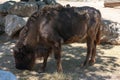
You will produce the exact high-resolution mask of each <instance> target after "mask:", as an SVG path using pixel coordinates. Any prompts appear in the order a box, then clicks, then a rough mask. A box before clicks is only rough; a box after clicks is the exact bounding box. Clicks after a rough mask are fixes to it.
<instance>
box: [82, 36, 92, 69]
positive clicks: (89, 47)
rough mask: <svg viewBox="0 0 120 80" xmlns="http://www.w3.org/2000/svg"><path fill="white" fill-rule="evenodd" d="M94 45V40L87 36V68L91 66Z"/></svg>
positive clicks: (85, 63) (85, 64)
mask: <svg viewBox="0 0 120 80" xmlns="http://www.w3.org/2000/svg"><path fill="white" fill-rule="evenodd" d="M93 43H94V40H93V39H92V38H91V37H90V36H87V56H86V59H85V62H84V65H83V66H85V67H87V66H88V65H89V60H90V57H91V55H92V49H93Z"/></svg>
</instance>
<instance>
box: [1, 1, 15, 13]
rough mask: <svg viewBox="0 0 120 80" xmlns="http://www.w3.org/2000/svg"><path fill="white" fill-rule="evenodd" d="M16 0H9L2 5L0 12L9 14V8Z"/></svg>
mask: <svg viewBox="0 0 120 80" xmlns="http://www.w3.org/2000/svg"><path fill="white" fill-rule="evenodd" d="M15 3H16V2H15V1H8V2H5V3H3V4H1V5H0V14H7V13H8V10H9V9H10V8H11V7H12V6H13V5H14V4H15Z"/></svg>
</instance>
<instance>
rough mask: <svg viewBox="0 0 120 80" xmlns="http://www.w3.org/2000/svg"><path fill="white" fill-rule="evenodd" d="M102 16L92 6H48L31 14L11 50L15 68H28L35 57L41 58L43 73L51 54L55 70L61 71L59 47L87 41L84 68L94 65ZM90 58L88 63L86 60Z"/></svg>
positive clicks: (33, 62) (31, 65) (32, 63)
mask: <svg viewBox="0 0 120 80" xmlns="http://www.w3.org/2000/svg"><path fill="white" fill-rule="evenodd" d="M100 28H101V14H100V12H99V11H98V10H96V9H94V8H92V7H66V8H65V7H63V6H61V5H57V6H52V7H51V6H47V7H44V8H43V9H41V10H40V11H38V12H36V13H34V14H33V15H32V16H31V17H30V18H29V20H28V22H27V24H26V26H25V27H24V28H23V30H22V31H21V33H20V36H19V40H18V42H17V43H16V47H15V49H14V57H15V61H16V62H15V63H16V68H18V69H31V68H32V67H33V65H34V64H35V59H36V55H37V57H43V58H44V62H43V67H42V70H45V67H46V63H47V58H48V56H49V54H51V53H52V52H54V56H55V59H56V62H57V71H58V72H60V71H62V65H61V45H62V44H68V43H73V42H77V41H79V40H82V39H84V38H87V56H86V60H85V62H84V65H88V64H93V63H94V62H95V54H96V45H97V44H98V42H99V40H100ZM89 59H90V60H89Z"/></svg>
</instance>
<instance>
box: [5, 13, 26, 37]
mask: <svg viewBox="0 0 120 80" xmlns="http://www.w3.org/2000/svg"><path fill="white" fill-rule="evenodd" d="M27 19H28V18H22V17H19V16H17V15H7V16H6V17H5V32H6V33H7V34H8V36H10V37H13V36H14V35H15V34H16V33H17V32H18V31H20V30H21V29H22V28H23V26H24V25H25V24H26V22H27Z"/></svg>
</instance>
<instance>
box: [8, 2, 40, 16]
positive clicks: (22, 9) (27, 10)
mask: <svg viewBox="0 0 120 80" xmlns="http://www.w3.org/2000/svg"><path fill="white" fill-rule="evenodd" d="M37 10H38V5H37V4H36V2H18V3H16V4H14V5H13V6H12V7H11V8H10V9H9V10H8V13H9V14H14V15H18V16H22V17H29V16H31V14H33V13H34V12H36V11H37Z"/></svg>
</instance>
